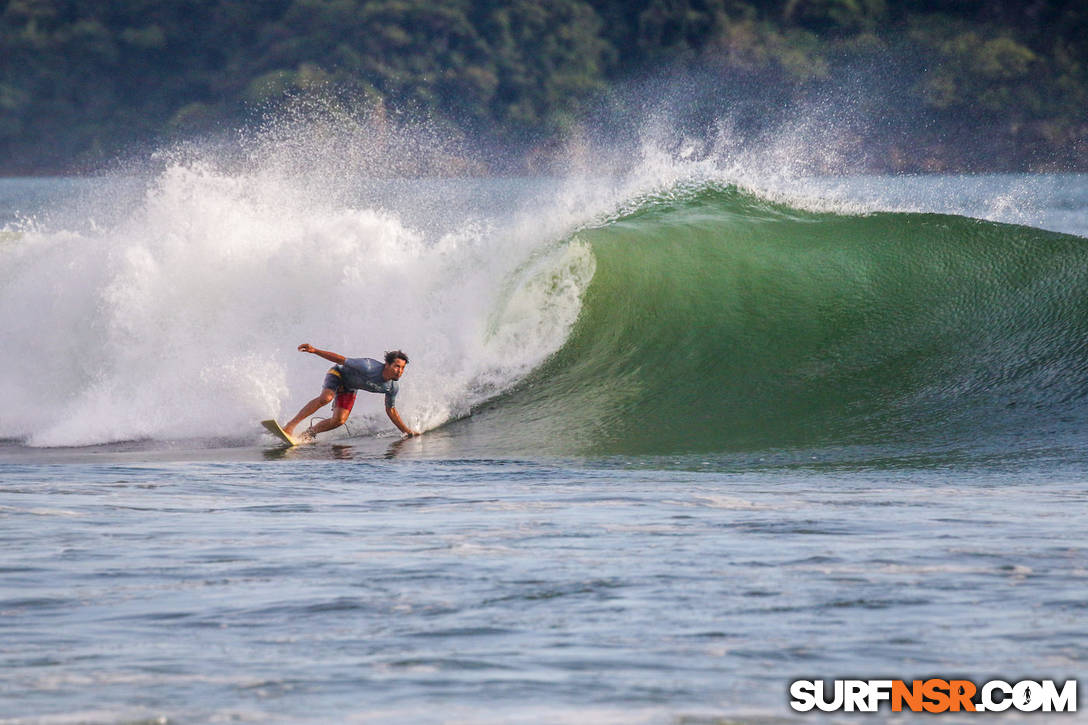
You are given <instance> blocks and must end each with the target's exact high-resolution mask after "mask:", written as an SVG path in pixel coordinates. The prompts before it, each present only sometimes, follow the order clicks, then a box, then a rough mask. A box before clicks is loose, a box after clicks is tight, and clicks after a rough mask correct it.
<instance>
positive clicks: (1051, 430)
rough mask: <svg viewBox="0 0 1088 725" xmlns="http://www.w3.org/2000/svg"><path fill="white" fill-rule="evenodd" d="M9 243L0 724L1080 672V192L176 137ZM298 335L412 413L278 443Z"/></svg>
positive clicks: (768, 699) (1085, 623)
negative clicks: (274, 157)
mask: <svg viewBox="0 0 1088 725" xmlns="http://www.w3.org/2000/svg"><path fill="white" fill-rule="evenodd" d="M326 171H327V169H326ZM0 229H2V231H0V439H2V441H0V723H5V724H9V723H66V724H67V723H216V722H259V723H331V722H360V723H577V724H582V723H616V724H624V725H626V724H628V723H670V724H671V723H707V724H709V723H719V724H724V723H752V724H756V723H759V724H766V723H779V722H786V723H788V722H824V721H826V720H831V721H843V722H851V723H852V722H861V721H865V722H884V721H898V720H900V719H902V718H901V716H900V715H898V714H893V713H891V712H890V711H886V710H885V711H882V712H881V713H878V714H875V715H859V714H849V713H843V714H838V715H822V716H821V715H818V714H816V715H814V714H807V715H802V714H800V713H796V712H794V711H793V710H792V709H791V707H790V696H789V684H790V682H791V681H793V680H795V679H824V680H833V679H841V678H862V679H869V678H874V679H875V678H886V679H903V680H911V679H926V678H928V677H944V678H949V677H958V678H963V679H969V680H972V681H974V682H978V683H981V682H986V681H988V680H991V679H995V678H1000V679H1003V680H1006V681H1009V682H1015V681H1017V680H1021V679H1036V680H1038V679H1043V678H1047V679H1055V680H1062V681H1064V680H1070V679H1076V678H1078V677H1080V676H1082V675H1083V674H1084V673H1085V669H1086V665H1088V534H1086V532H1088V505H1086V504H1088V451H1086V448H1085V444H1086V442H1088V441H1086V436H1085V433H1086V430H1088V176H1084V175H992V176H925V177H883V176H869V177H811V176H796V175H795V176H790V177H788V178H786V177H782V178H775V179H770V178H759V177H758V175H751V174H749V175H746V174H744V173H742V172H740V171H738V170H737V169H730V170H722V169H720V168H708V167H707V166H706V165H705V164H700V163H698V162H693V163H691V164H684V163H681V162H679V161H677V162H675V163H669V164H657V165H654V164H645V165H643V167H642V168H641V169H640V170H639V171H638V172H637V173H631V174H628V175H626V176H622V177H612V176H607V177H606V176H600V175H594V174H592V173H588V172H586V171H585V170H584V169H583V170H582V171H581V172H579V173H571V174H565V175H558V176H542V177H533V178H468V179H465V178H433V177H432V178H426V179H421V180H413V179H411V178H405V177H398V178H394V179H390V178H357V177H351V175H350V174H348V173H341V174H339V175H337V174H333V173H331V172H329V173H327V174H326V175H319V174H313V175H307V174H305V173H301V174H300V173H298V172H297V170H296V169H293V168H281V167H277V166H276V165H274V164H265V165H257V166H252V165H250V166H246V165H244V164H241V165H234V166H231V165H230V164H215V163H208V162H199V161H192V160H181V159H170V158H167V159H159V160H158V161H157V163H156V164H152V165H150V167H149V168H145V169H144V170H143V171H141V172H139V173H116V174H113V175H105V176H101V177H93V178H79V179H70V178H69V179H12V180H0ZM302 342H310V343H312V344H314V345H316V346H318V347H320V348H324V349H331V350H334V351H337V352H340V353H342V354H345V355H348V356H349V357H379V356H381V355H382V353H383V351H385V350H390V349H394V348H400V349H402V350H404V351H405V352H406V353H408V355H409V357H410V360H411V362H410V364H409V365H408V368H407V372H406V373H405V375H404V377H403V379H402V380H401V393H400V396H399V397H398V400H397V406H398V409H399V411H400V412H401V414H402V416H403V417H404V418H405V420H406V422H408V424H409V425H411V426H412V427H418V428H422V429H423V430H424V431H425V433H424V435H423V436H422V437H419V438H414V439H408V440H401V439H400V437H399V436H398V435H395V434H394V433H395V431H394V430H393V428H392V426H391V425H390V424H389V422H388V420H387V419H386V417H385V415H384V412H383V409H382V399H381V396H377V395H368V394H366V393H361V394H360V398H359V402H358V403H357V405H356V408H355V412H354V413H353V415H352V418H351V420H350V421H349V423H348V425H347V426H346V427H345V428H342V429H340V430H338V431H335V432H333V433H331V434H328V435H327V436H325V437H324V438H323V439H322V440H320V441H319V442H318V443H316V444H315V445H312V446H304V447H299V448H295V449H291V450H284V449H282V448H279V447H277V446H276V444H275V442H274V441H273V440H272V439H271V438H270V437H268V436H267V435H265V434H264V433H263V432H262V431H261V429H260V427H259V425H258V421H260V420H261V419H263V418H268V417H277V418H278V419H280V420H281V421H283V420H286V419H288V418H289V417H290V416H292V415H293V414H294V413H295V412H296V411H297V410H298V409H299V408H300V407H301V406H302V404H303V403H305V402H306V401H307V400H309V399H310V398H312V397H313V396H314V395H316V394H317V393H318V392H319V390H320V387H321V382H322V379H323V376H324V374H325V371H326V369H327V367H328V365H327V363H325V362H323V361H321V360H318V359H317V358H314V357H312V356H309V355H305V354H302V353H299V352H297V351H296V349H295V348H296V346H297V345H298V344H299V343H302ZM318 415H319V416H323V415H327V412H322V413H319V414H318ZM1082 684H1083V683H1082ZM1082 689H1083V687H1082ZM933 717H935V716H932V715H930V716H926V717H924V718H919V719H925V720H926V721H927V722H928V721H929V719H931V718H933ZM1018 717H1025V716H1023V715H1012V714H1009V715H1006V716H1004V717H1002V716H977V715H975V716H971V715H961V716H956V715H945V716H940V720H941V722H942V723H943V722H958V721H966V722H979V721H982V720H997V721H1001V722H1018V720H1017V718H1018ZM1079 717H1080V715H1078V714H1050V715H1047V714H1043V713H1036V714H1033V715H1031V716H1030V721H1031V722H1033V723H1043V722H1051V721H1054V722H1063V723H1064V722H1074V721H1077V719H1078V718H1079Z"/></svg>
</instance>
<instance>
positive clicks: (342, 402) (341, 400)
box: [336, 390, 355, 412]
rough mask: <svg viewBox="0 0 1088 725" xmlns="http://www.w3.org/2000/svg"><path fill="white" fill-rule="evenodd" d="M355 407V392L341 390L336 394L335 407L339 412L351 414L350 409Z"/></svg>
mask: <svg viewBox="0 0 1088 725" xmlns="http://www.w3.org/2000/svg"><path fill="white" fill-rule="evenodd" d="M354 405H355V391H354V390H343V391H341V392H339V393H337V394H336V407H337V408H340V410H346V411H348V412H351V409H352V407H353V406H354Z"/></svg>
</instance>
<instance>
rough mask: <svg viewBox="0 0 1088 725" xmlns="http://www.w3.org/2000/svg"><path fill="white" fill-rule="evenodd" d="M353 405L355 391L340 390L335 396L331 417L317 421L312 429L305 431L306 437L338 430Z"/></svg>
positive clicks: (346, 418) (345, 420) (349, 413)
mask: <svg viewBox="0 0 1088 725" xmlns="http://www.w3.org/2000/svg"><path fill="white" fill-rule="evenodd" d="M354 405H355V391H354V390H341V391H339V392H338V393H337V394H336V403H335V404H334V405H333V408H332V417H331V418H328V419H326V420H322V421H318V423H317V424H315V425H314V426H313V427H312V428H310V429H309V430H308V431H306V433H307V435H310V436H315V435H317V434H318V433H324V432H325V431H327V430H332V429H333V428H339V427H340V426H342V425H343V424H344V423H346V422H347V420H348V416H349V415H351V409H352V407H353V406H354Z"/></svg>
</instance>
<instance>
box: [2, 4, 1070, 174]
mask: <svg viewBox="0 0 1088 725" xmlns="http://www.w3.org/2000/svg"><path fill="white" fill-rule="evenodd" d="M0 7H3V11H2V15H0V58H2V66H0V173H6V174H14V173H45V172H58V171H65V170H73V169H80V168H83V169H85V168H89V167H92V166H93V165H95V164H97V163H100V162H102V161H104V160H106V159H109V158H110V157H112V156H113V155H115V154H117V153H119V152H121V151H123V150H125V149H130V148H132V147H134V146H138V145H140V144H155V143H161V142H162V141H164V140H166V139H170V138H175V137H179V136H185V135H202V134H216V133H222V132H224V131H226V130H229V129H231V128H235V127H237V126H240V125H243V124H246V123H250V122H252V121H253V120H255V119H256V118H257V117H258V116H259V114H260V113H262V112H263V111H266V110H267V109H268V108H269V106H270V104H274V103H275V102H277V101H278V100H279V99H281V98H283V97H284V95H285V94H295V95H298V94H306V93H320V94H333V95H335V96H338V97H340V98H344V99H350V100H351V102H352V103H359V104H372V105H375V106H380V107H385V108H391V109H399V110H402V111H404V112H406V113H409V114H420V115H424V116H427V117H428V118H434V119H440V120H441V121H442V122H443V123H447V124H449V125H450V126H451V127H455V128H458V129H461V130H462V131H463V133H464V134H465V135H466V137H467V138H471V139H473V140H475V141H476V142H478V143H482V144H487V145H489V146H491V147H501V148H503V149H504V150H506V152H507V153H508V157H510V158H521V159H531V158H536V157H537V156H536V155H539V154H540V152H541V149H548V148H552V147H555V146H556V145H557V144H561V143H563V142H564V140H565V139H566V138H567V137H569V136H570V135H571V134H573V133H579V134H586V133H590V134H591V135H592V134H594V133H596V134H598V135H603V134H605V133H606V131H603V130H602V129H616V128H630V127H632V125H637V123H638V122H639V117H640V115H643V114H645V113H646V112H647V107H648V105H650V104H651V101H653V100H655V98H648V97H647V93H646V92H645V91H644V90H643V91H642V92H639V91H638V90H635V89H646V88H654V89H656V90H657V93H656V97H660V95H661V92H662V89H665V93H667V92H668V88H669V86H670V84H676V83H679V82H680V81H678V80H677V79H684V80H683V82H685V83H687V84H688V85H689V86H690V87H691V88H694V89H696V90H695V91H693V92H688V93H686V94H680V95H681V98H682V102H680V103H675V102H674V103H673V107H674V108H675V110H676V113H677V115H678V121H677V122H678V123H684V124H689V125H691V126H692V127H694V128H698V127H699V126H700V125H703V126H707V125H710V124H712V123H713V122H714V121H715V120H719V119H722V118H728V119H729V120H730V122H731V123H733V124H735V125H736V126H737V128H739V129H740V131H739V132H740V133H748V134H757V133H759V132H760V131H761V130H762V129H765V128H769V127H773V126H774V125H775V124H777V123H781V122H783V121H784V120H786V119H788V118H789V117H790V116H791V115H795V114H797V113H798V109H806V108H810V107H814V106H820V107H822V108H825V109H826V108H827V107H828V106H832V107H841V108H844V109H846V108H848V109H849V112H850V114H852V117H853V118H852V121H851V123H852V124H853V126H852V128H854V129H855V133H856V134H857V135H858V138H859V140H858V142H857V143H858V146H859V147H861V146H864V147H865V148H866V149H867V154H866V161H865V165H866V166H867V167H869V168H875V169H881V170H953V169H960V170H978V169H1038V170H1050V169H1077V170H1088V143H1086V139H1088V6H1086V5H1085V4H1084V3H1083V2H1080V0H1036V1H1029V2H1011V1H1009V0H973V1H967V0H905V1H904V2H895V3H892V2H885V0H766V1H762V2H761V1H756V0H753V1H749V2H740V1H736V2H734V1H731V0H626V1H621V0H548V1H547V2H537V1H530V0H250V1H245V0H6V2H3V3H2V5H0ZM587 129H588V131H587Z"/></svg>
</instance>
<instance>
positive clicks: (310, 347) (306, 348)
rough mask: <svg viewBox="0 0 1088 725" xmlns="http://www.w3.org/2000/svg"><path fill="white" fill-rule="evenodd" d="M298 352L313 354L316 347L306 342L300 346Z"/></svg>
mask: <svg viewBox="0 0 1088 725" xmlns="http://www.w3.org/2000/svg"><path fill="white" fill-rule="evenodd" d="M298 351H299V352H313V351H314V346H313V345H311V344H310V343H308V342H304V343H302V344H301V345H299V346H298Z"/></svg>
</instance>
